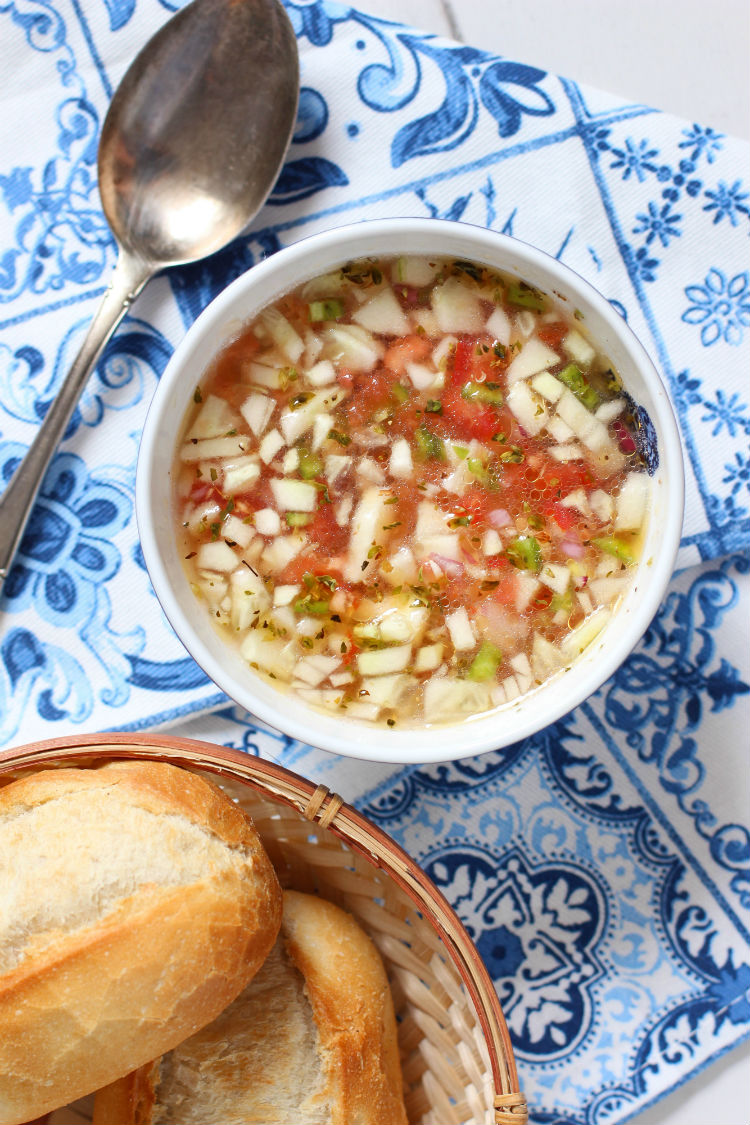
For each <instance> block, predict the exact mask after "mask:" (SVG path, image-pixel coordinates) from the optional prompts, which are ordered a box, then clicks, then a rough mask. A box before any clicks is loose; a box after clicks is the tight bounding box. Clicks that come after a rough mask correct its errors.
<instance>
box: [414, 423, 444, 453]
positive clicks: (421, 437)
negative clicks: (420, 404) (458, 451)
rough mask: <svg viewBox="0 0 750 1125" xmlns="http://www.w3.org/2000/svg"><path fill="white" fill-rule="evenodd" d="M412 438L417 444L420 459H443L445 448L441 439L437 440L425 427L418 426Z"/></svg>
mask: <svg viewBox="0 0 750 1125" xmlns="http://www.w3.org/2000/svg"><path fill="white" fill-rule="evenodd" d="M414 437H415V439H416V442H417V452H418V453H419V455H420V456H421V457H422V458H428V457H437V458H440V459H442V458H444V457H445V446H444V445H443V440H442V438H439V437H438V436H437V434H433V433H430V431H429V430H428V429H427V427H426V426H420V427H419V429H418V430H416V432H415V434H414Z"/></svg>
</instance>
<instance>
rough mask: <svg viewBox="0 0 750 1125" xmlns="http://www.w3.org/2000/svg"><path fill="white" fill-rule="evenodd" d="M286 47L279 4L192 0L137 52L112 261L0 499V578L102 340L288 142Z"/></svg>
mask: <svg viewBox="0 0 750 1125" xmlns="http://www.w3.org/2000/svg"><path fill="white" fill-rule="evenodd" d="M298 97H299V58H298V54H297V42H296V39H295V36H294V31H293V30H292V27H291V24H290V22H289V19H288V17H287V15H286V13H285V11H284V9H283V7H282V6H281V4H280V3H279V2H278V0H193V3H191V4H189V5H188V6H187V7H186V8H184V9H183V10H182V11H181V12H179V13H178V14H177V15H176V16H173V17H172V19H170V20H169V21H168V23H166V24H165V25H164V27H163V28H162V29H161V30H160V31H159V32H157V34H156V35H155V36H154V37H153V38H152V39H151V40H150V41H149V42H148V43H147V44H146V46H145V47H144V48H143V50H142V51H141V52H140V54H139V55H138V56H137V57H136V58H135V60H134V62H133V63H132V65H131V66H130V68H129V69H128V71H127V73H126V75H125V77H124V78H123V80H122V82H121V83H120V85H119V87H118V89H117V91H116V92H115V95H114V97H113V99H112V102H111V105H110V107H109V110H108V112H107V116H106V118H105V120H104V125H103V128H102V135H101V139H100V142H99V160H98V172H99V193H100V195H101V199H102V205H103V208H104V214H105V215H106V217H107V220H108V222H109V224H110V227H111V228H112V233H113V234H114V237H115V239H116V242H117V246H118V257H117V264H116V266H115V269H114V271H113V274H112V279H111V282H110V285H109V288H108V289H107V292H106V293H105V294H104V297H103V298H102V301H101V304H100V305H99V308H98V310H97V312H96V314H95V316H94V319H93V321H92V323H91V326H90V328H89V331H88V333H87V335H86V338H85V340H84V342H83V344H82V346H81V350H80V351H79V353H78V355H77V356H76V358H75V360H74V361H73V364H72V366H71V368H70V371H69V372H68V374H67V376H66V378H65V380H64V382H63V384H62V386H61V387H60V390H59V392H58V394H57V396H56V398H55V399H54V401H53V402H52V404H51V406H50V408H49V410H48V412H47V414H46V416H45V418H44V421H43V423H42V425H41V426H40V427H39V431H38V433H37V435H36V437H35V439H34V441H33V442H32V444H31V446H30V447H29V450H28V452H27V453H26V455H25V457H24V458H23V461H22V462H21V464H20V465H19V466H18V468H17V469H16V471H15V473H14V475H13V477H12V479H11V480H10V482H9V483H8V485H7V487H6V489H5V491H4V493H3V495H2V497H0V584H2V582H4V580H5V578H6V577H7V575H8V571H9V570H10V566H11V562H12V560H13V557H14V555H15V553H16V550H17V548H18V545H19V543H20V542H21V538H22V536H23V532H24V529H25V527H26V523H27V520H28V517H29V514H30V512H31V509H32V507H33V504H34V500H35V499H36V495H37V492H38V491H39V486H40V485H41V483H42V480H43V478H44V474H45V471H46V469H47V466H48V465H49V463H50V461H51V459H52V456H53V454H54V452H55V450H56V449H57V446H58V444H59V442H60V440H61V439H62V437H63V434H64V433H65V429H66V427H67V425H68V422H69V421H70V418H71V415H72V414H73V411H74V409H75V406H76V403H77V402H78V399H79V397H80V394H81V391H82V390H83V386H84V383H85V382H86V380H87V379H88V376H89V374H90V373H91V371H92V369H93V367H94V365H95V363H96V361H97V359H98V358H99V356H100V354H101V352H102V349H103V348H104V345H105V344H106V343H107V341H108V340H109V338H110V336H111V335H112V333H113V332H114V330H115V328H116V327H117V325H118V324H119V322H120V320H121V319H122V317H123V316H124V315H125V313H126V312H127V310H128V308H129V307H130V305H131V304H132V302H133V300H134V299H135V297H136V296H137V295H138V293H140V291H141V289H142V288H143V286H144V285H145V284H146V282H147V281H148V280H149V279H150V278H152V277H153V276H154V274H156V273H158V272H159V271H160V270H162V269H164V268H166V267H168V266H176V265H184V264H186V263H187V262H194V261H197V260H198V259H200V258H205V257H206V256H207V255H209V254H213V253H214V252H215V251H217V250H220V249H221V247H222V246H225V245H226V244H227V243H228V242H231V241H232V239H233V238H236V237H237V236H238V235H239V234H241V232H242V231H243V229H244V228H245V227H246V226H247V225H248V224H249V223H250V221H251V219H252V218H253V217H254V216H255V215H256V214H257V212H258V211H259V210H260V208H261V207H262V206H263V204H264V202H265V200H266V198H267V196H268V194H269V192H270V191H271V188H272V187H273V184H274V182H275V180H276V177H277V176H278V174H279V171H280V169H281V165H282V163H283V160H284V156H285V153H286V150H287V147H288V145H289V142H290V140H291V135H292V130H293V128H294V122H295V117H296V112H297V101H298Z"/></svg>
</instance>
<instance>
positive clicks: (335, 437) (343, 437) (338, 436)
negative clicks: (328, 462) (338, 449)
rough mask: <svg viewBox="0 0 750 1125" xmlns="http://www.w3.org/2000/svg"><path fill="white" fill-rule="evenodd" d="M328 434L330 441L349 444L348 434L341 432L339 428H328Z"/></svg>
mask: <svg viewBox="0 0 750 1125" xmlns="http://www.w3.org/2000/svg"><path fill="white" fill-rule="evenodd" d="M328 436H329V438H331V440H332V441H337V442H338V443H339V445H350V444H351V440H352V439H351V438H350V437H349V435H348V434H342V433H341V431H340V430H329V431H328Z"/></svg>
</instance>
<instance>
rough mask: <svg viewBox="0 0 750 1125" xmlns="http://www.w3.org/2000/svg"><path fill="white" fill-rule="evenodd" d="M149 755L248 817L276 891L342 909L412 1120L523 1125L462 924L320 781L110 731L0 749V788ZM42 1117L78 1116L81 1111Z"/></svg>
mask: <svg viewBox="0 0 750 1125" xmlns="http://www.w3.org/2000/svg"><path fill="white" fill-rule="evenodd" d="M111 758H150V759H158V760H161V761H166V762H171V763H172V764H174V765H178V766H182V767H183V768H187V769H191V770H195V771H197V772H200V773H207V774H209V775H212V776H213V780H214V781H216V782H218V784H220V785H221V786H222V787H223V788H225V789H226V790H227V791H228V792H229V793H230V795H231V796H232V797H233V798H234V799H236V800H237V801H238V802H239V803H240V804H241V805H242V806H243V807H244V808H245V809H246V810H247V811H248V812H249V813H250V815H251V816H252V818H253V820H254V821H255V824H256V827H257V829H258V831H259V833H260V835H261V837H262V839H263V841H264V844H265V846H266V849H267V851H268V853H269V855H270V857H271V860H272V861H273V863H274V865H275V867H276V870H277V872H278V875H279V879H280V880H281V882H282V884H283V885H285V886H294V887H295V888H297V889H298V890H302V891H316V892H318V893H320V894H321V895H323V896H324V897H326V898H329V899H331V900H332V901H334V902H336V903H338V904H339V905H340V906H343V907H344V908H345V909H347V910H349V911H350V912H351V913H352V914H354V915H355V916H356V917H357V918H358V919H359V921H360V923H361V924H362V925H363V927H364V929H365V930H366V931H367V932H368V933H369V934H370V936H371V937H372V938H373V940H374V941H375V943H376V944H377V946H378V948H379V950H380V952H381V955H382V957H383V959H384V962H385V965H386V968H387V970H388V975H389V978H390V981H391V988H392V991H393V999H394V1004H395V1008H396V1014H397V1018H398V1022H399V1044H400V1049H401V1059H402V1066H403V1073H404V1081H405V1086H406V1106H407V1112H408V1115H409V1121H410V1125H488V1123H495V1125H526V1123H527V1120H528V1112H527V1107H526V1101H525V1098H524V1097H523V1095H522V1094H521V1093H520V1092H519V1086H518V1077H517V1073H516V1065H515V1060H514V1057H513V1049H512V1046H511V1043H510V1037H509V1035H508V1030H507V1027H506V1024H505V1020H504V1018H503V1014H502V1011H501V1008H500V1003H499V1001H498V998H497V995H496V992H495V989H494V987H493V985H492V981H491V979H490V977H489V974H488V973H487V970H486V968H485V966H484V964H483V962H482V960H481V958H480V956H479V954H478V952H477V950H476V948H475V946H474V944H473V943H472V941H471V939H470V937H469V935H468V934H467V932H466V930H465V928H464V927H463V925H462V924H461V922H460V921H459V919H458V917H457V916H456V914H455V912H454V911H453V910H452V909H451V907H450V906H449V904H448V903H447V901H446V900H445V898H444V897H443V896H442V894H441V893H440V892H439V891H438V889H437V888H436V887H435V885H434V884H433V883H432V882H431V881H430V880H429V879H428V878H427V876H426V875H425V874H424V872H423V871H421V870H420V868H419V867H418V866H417V864H416V863H415V862H414V861H413V860H412V859H410V857H409V856H408V855H407V854H406V852H404V851H403V850H402V849H401V848H400V847H399V846H398V845H397V844H396V843H395V842H394V841H393V840H391V839H390V838H389V837H388V836H387V835H386V834H385V833H384V832H382V831H380V829H378V828H377V827H376V826H375V825H373V824H372V823H370V822H369V821H368V820H367V819H366V818H365V817H363V816H361V815H360V814H359V813H358V812H357V811H356V810H355V809H354V808H352V807H351V806H350V805H347V804H345V803H344V802H343V801H342V800H341V798H340V797H339V796H337V795H336V794H335V793H331V792H330V791H329V790H328V789H327V788H326V787H325V786H324V785H318V786H317V787H316V786H315V785H314V784H313V783H312V782H310V781H306V780H305V779H304V778H302V777H300V776H298V775H297V774H295V773H292V772H290V771H289V770H287V769H284V768H283V767H281V766H278V765H274V764H272V763H270V762H267V761H264V760H262V759H260V758H255V757H250V756H248V755H246V754H243V753H241V752H239V751H235V750H228V749H225V748H223V747H219V746H214V745H212V744H209V743H205V742H198V741H195V740H191V739H186V738H178V737H172V736H160V735H131V734H109V735H89V736H80V737H71V738H58V739H52V740H50V741H47V742H39V743H36V744H34V745H29V746H21V747H18V748H16V749H13V750H7V751H3V752H2V753H0V784H3V783H7V782H8V781H10V780H11V779H12V778H13V777H14V776H18V775H20V774H21V773H25V772H28V771H31V770H38V769H42V768H49V767H54V766H72V765H75V766H87V765H89V766H93V765H97V764H100V763H101V762H102V761H103V760H106V759H111ZM65 1112H66V1114H67V1116H66V1115H64V1114H54V1115H52V1118H51V1123H59V1125H62V1123H63V1122H66V1123H67V1122H74V1121H85V1120H86V1116H87V1106H86V1104H85V1102H84V1103H77V1104H76V1107H75V1112H73V1111H72V1110H68V1111H65Z"/></svg>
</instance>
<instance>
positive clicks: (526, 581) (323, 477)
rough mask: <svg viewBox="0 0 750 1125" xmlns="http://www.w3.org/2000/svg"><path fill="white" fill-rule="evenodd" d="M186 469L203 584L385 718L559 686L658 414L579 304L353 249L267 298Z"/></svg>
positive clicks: (401, 721) (221, 358) (206, 401)
mask: <svg viewBox="0 0 750 1125" xmlns="http://www.w3.org/2000/svg"><path fill="white" fill-rule="evenodd" d="M194 398H195V403H194V406H193V408H192V409H191V411H190V414H189V417H188V419H187V422H186V425H185V428H184V431H183V435H182V438H181V440H180V443H179V446H178V449H177V452H176V461H175V472H174V481H175V502H176V523H177V529H178V535H179V545H180V551H181V555H182V557H183V558H184V564H185V567H186V569H187V574H188V576H189V580H190V582H191V584H192V588H193V590H194V592H195V594H196V597H197V599H198V601H199V602H200V604H201V605H202V606H203V607H204V609H205V611H206V613H208V614H210V616H211V618H212V619H213V621H214V622H215V624H216V626H217V627H218V628H219V629H220V630H221V632H222V635H223V636H225V637H226V640H227V642H228V643H229V644H231V645H233V646H236V647H237V648H238V650H239V652H240V654H241V656H242V658H243V659H244V661H246V662H247V665H248V675H252V674H253V673H252V672H251V671H250V669H253V670H254V671H255V672H257V673H260V674H261V675H263V676H264V677H266V678H268V679H270V680H271V681H273V683H274V684H275V685H277V686H278V687H280V688H282V689H283V690H286V691H290V692H292V693H296V695H297V696H298V697H300V698H301V699H303V700H305V701H306V702H307V703H308V704H311V705H313V706H314V707H316V708H322V709H324V710H326V711H332V712H335V713H336V714H339V715H342V716H349V717H352V718H355V719H357V720H364V721H367V722H372V723H377V724H382V725H383V726H388V727H394V726H398V727H414V726H425V725H430V724H444V723H451V722H457V721H463V720H467V719H470V718H471V717H474V716H479V715H484V714H486V713H487V712H488V711H490V710H492V709H494V708H503V707H506V706H512V704H513V701H514V700H517V699H518V698H519V697H521V696H522V695H524V694H525V693H527V692H533V691H535V690H537V689H538V688H539V686H540V685H542V684H544V683H545V682H546V681H547V680H549V679H550V678H551V677H555V676H558V675H560V674H561V673H562V672H563V671H564V669H566V668H567V667H569V666H570V665H571V663H572V662H573V661H575V660H576V658H577V657H578V656H579V655H580V654H581V653H582V652H583V650H584V649H586V647H587V646H588V645H590V644H591V642H592V641H593V640H594V638H595V637H596V636H597V635H598V633H599V632H600V630H602V629H603V628H605V627H606V625H607V622H608V620H609V619H610V617H611V616H612V614H613V613H614V612H615V611H616V608H617V605H618V602H619V600H620V599H621V598H622V595H623V593H624V592H625V590H626V589H627V588H628V586H629V584H630V583H631V581H632V575H633V571H634V568H635V565H636V562H637V561H638V559H639V557H640V552H641V546H642V541H643V537H644V530H645V523H646V520H647V515H648V511H649V497H650V477H649V471H648V469H649V458H650V456H651V454H652V451H651V452H650V451H649V448H648V444H649V443H648V441H647V437H648V430H649V426H648V420H647V418H646V416H645V415H644V413H643V412H642V411H641V410H640V409H639V408H638V407H637V406H636V405H635V404H634V403H633V401H632V400H631V399H630V398H629V396H628V395H627V394H626V393H625V392H624V391H623V388H622V386H621V383H620V380H619V378H618V376H617V374H616V372H614V371H613V369H612V367H611V365H610V363H609V362H608V360H607V358H606V356H603V355H601V354H600V352H599V351H598V350H597V349H596V347H595V346H594V344H592V342H591V341H590V340H589V338H588V337H587V335H586V332H585V326H584V325H583V323H582V322H581V320H580V318H579V317H577V316H576V314H572V315H568V314H566V313H565V312H563V311H561V306H560V303H559V302H557V301H556V300H554V299H553V298H552V297H550V296H549V295H546V294H544V293H541V292H539V291H538V290H537V289H534V288H532V287H530V286H529V285H527V284H525V283H524V282H523V281H519V280H518V279H516V278H514V277H511V276H505V275H504V274H502V273H498V272H496V271H494V270H492V269H489V268H487V267H484V266H481V265H478V264H476V263H473V262H467V261H456V260H448V259H441V258H434V259H433V258H429V259H428V258H424V257H405V258H398V259H388V260H371V259H367V260H364V261H356V262H352V263H349V264H347V265H344V266H343V267H342V268H341V269H338V270H336V271H334V272H332V273H330V274H327V275H326V276H322V277H318V278H316V279H314V280H313V281H309V282H307V283H306V284H304V285H302V286H300V287H299V288H298V289H297V290H296V291H294V292H292V293H289V294H288V295H286V296H284V297H282V298H281V299H280V300H277V301H275V302H274V303H273V304H271V305H269V307H267V308H265V309H264V310H263V311H262V312H261V313H260V314H259V315H258V316H257V317H255V318H254V319H253V320H252V321H251V322H250V323H248V324H247V325H246V326H245V327H244V329H243V330H242V331H241V332H240V333H239V335H237V337H236V338H235V339H234V340H232V341H231V342H230V343H229V344H228V345H227V346H226V347H225V348H224V349H223V351H222V352H221V353H220V354H219V355H218V357H217V358H216V360H215V362H214V363H213V364H212V366H211V367H210V369H209V370H207V371H206V373H205V375H204V377H203V378H202V379H201V382H200V384H199V386H198V387H197V388H196V391H195V396H194Z"/></svg>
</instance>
